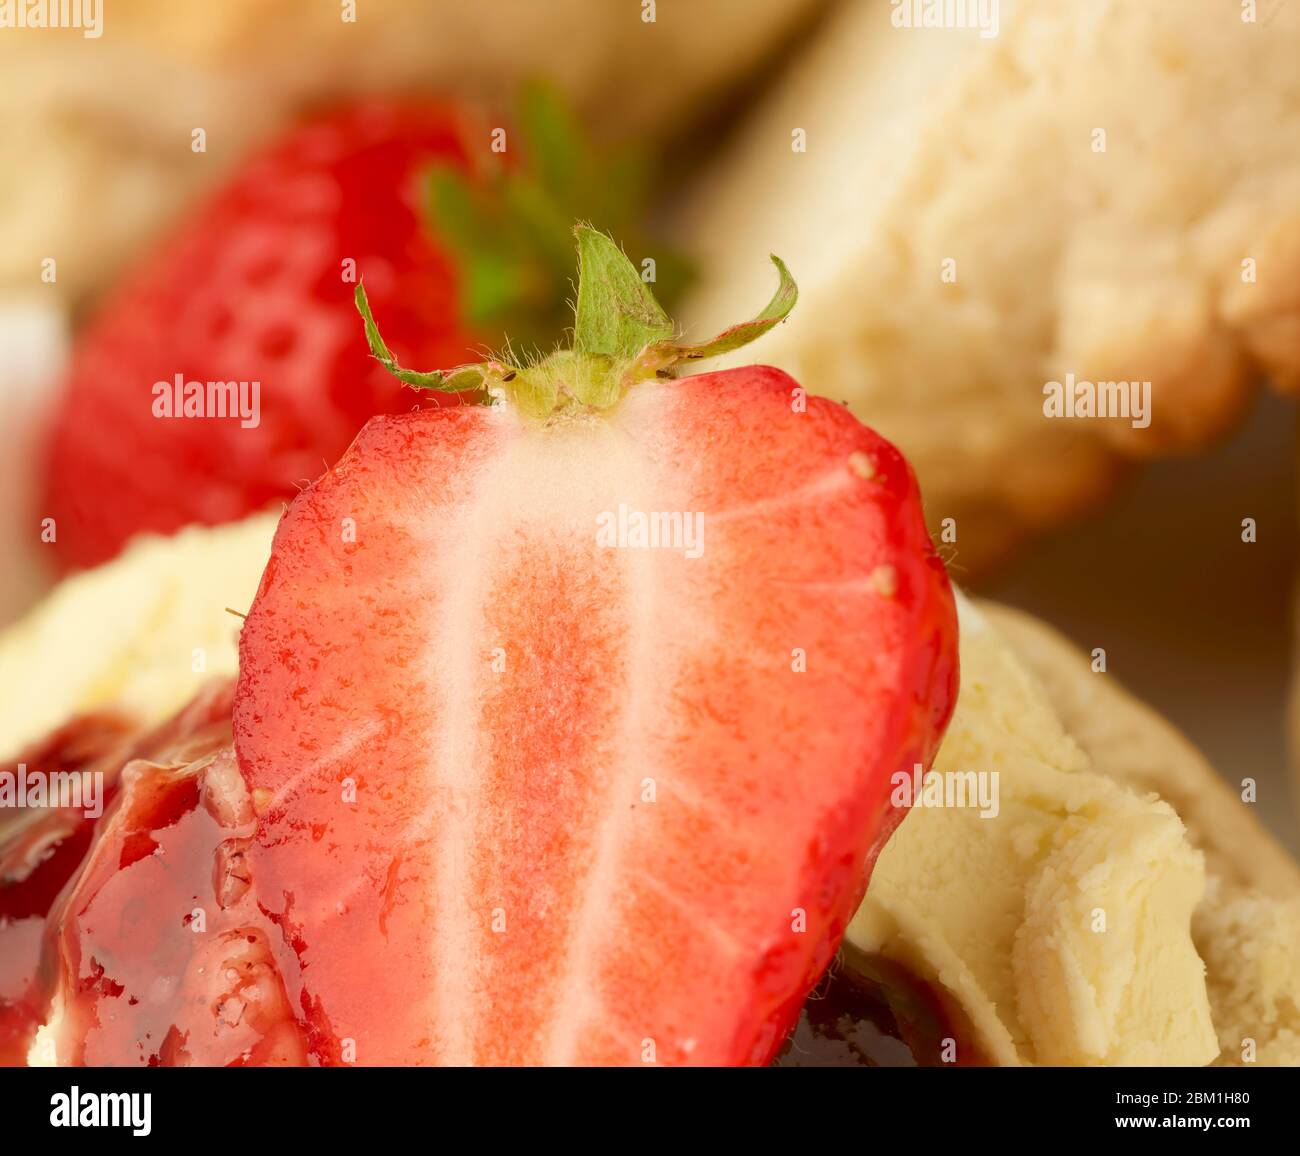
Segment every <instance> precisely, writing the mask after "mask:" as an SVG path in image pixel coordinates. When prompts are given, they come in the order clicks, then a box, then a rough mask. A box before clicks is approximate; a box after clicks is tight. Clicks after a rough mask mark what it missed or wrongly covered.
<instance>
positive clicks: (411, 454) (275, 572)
mask: <svg viewBox="0 0 1300 1156" xmlns="http://www.w3.org/2000/svg"><path fill="white" fill-rule="evenodd" d="M578 233H579V245H580V254H581V258H582V270H581V273H582V276H581V282H580V286H579V291H578V306H577V312H578V317H577V326H576V329H575V348H574V350H573V351H565V352H561V353H557V354H556V355H554V356H553V357H552V358H550V359H548V360H547V361H545V362H543V363H542V364H540V365H536V366H532V367H523V366H510V365H503V364H500V363H488V364H485V365H482V366H475V367H462V368H461V369H459V370H456V371H453V372H452V373H450V374H446V375H444V374H416V373H411V372H409V371H405V370H401V369H400V367H399V366H397V365H396V364H395V362H394V361H393V358H392V356H391V354H390V353H389V351H388V349H387V347H386V346H385V345H384V343H383V341H382V339H380V337H379V335H378V331H377V330H376V329H375V327H374V323H373V321H372V320H371V317H370V314H369V309H368V306H367V304H366V301H365V297H364V294H361V293H360V292H359V293H358V302H359V305H360V306H361V308H362V311H363V315H364V316H365V317H366V321H367V332H368V335H369V337H370V341H371V345H372V348H373V349H374V351H375V352H376V355H377V356H378V357H379V358H380V360H381V361H383V362H384V363H385V364H389V365H390V366H392V367H393V368H394V370H395V371H396V372H398V373H399V374H400V375H401V376H402V379H403V380H406V381H408V382H412V383H418V384H422V385H425V386H428V387H432V388H439V389H454V390H458V391H464V392H466V393H468V394H471V395H472V396H476V397H478V398H479V399H480V400H494V401H496V404H492V405H483V406H464V407H458V408H453V409H443V410H434V411H421V412H418V413H411V414H405V415H401V416H394V417H380V418H375V419H374V420H372V421H371V422H370V423H369V424H368V425H367V426H366V427H365V429H364V430H363V431H362V432H361V434H360V435H359V437H358V438H357V440H356V442H355V443H354V444H353V446H352V447H351V449H350V450H349V451H348V453H347V454H346V455H344V457H343V458H342V460H341V461H340V462H339V463H338V464H337V466H335V468H334V469H333V470H331V471H329V472H328V473H327V474H325V475H324V476H323V477H322V478H321V479H320V480H319V481H317V482H316V483H315V484H314V485H313V486H311V487H310V488H308V489H307V490H306V491H304V492H303V493H302V494H301V495H300V496H299V497H298V498H297V499H296V500H295V501H294V503H293V505H292V506H291V507H290V509H289V511H288V513H287V514H286V515H285V517H284V520H283V521H282V522H281V525H280V528H279V531H278V533H277V535H276V539H275V545H274V549H273V555H272V558H271V561H270V563H269V565H268V567H267V571H266V574H265V576H264V578H263V581H262V586H261V589H260V591H259V594H258V596H257V599H256V601H255V602H254V605H253V607H252V610H251V612H250V614H249V617H248V619H247V622H246V624H245V626H244V629H243V634H242V639H241V647H240V658H241V673H240V679H239V684H238V689H237V692H236V703H235V739H236V749H237V751H238V755H239V760H240V766H241V768H242V770H243V773H244V776H245V779H246V780H247V782H248V785H249V787H250V790H251V793H252V798H253V802H254V805H255V807H256V809H257V812H258V815H259V822H258V828H257V834H256V838H255V841H254V843H253V844H252V846H251V848H250V851H249V858H250V863H251V865H252V871H253V875H254V877H255V878H256V880H257V886H258V894H259V902H260V903H261V905H262V907H263V909H264V910H265V911H266V912H267V913H269V914H270V916H271V917H272V918H273V919H274V920H276V921H277V922H278V923H279V924H280V928H281V932H282V938H281V939H280V940H279V941H278V944H277V950H278V952H279V963H280V971H281V973H282V974H285V975H290V974H293V975H296V976H298V977H299V979H298V982H299V983H300V984H301V998H300V999H297V1000H295V1002H297V1003H299V1004H300V1006H302V1007H304V1008H308V1009H310V1012H309V1015H310V1018H311V1023H312V1027H313V1029H314V1035H315V1037H316V1038H317V1040H318V1041H320V1043H319V1045H318V1052H317V1058H318V1059H320V1060H322V1061H323V1062H334V1061H337V1060H338V1059H339V1058H340V1055H341V1042H342V1041H343V1040H352V1041H354V1043H355V1048H356V1057H355V1059H356V1062H359V1063H372V1064H381V1063H390V1064H391V1063H396V1064H413V1063H452V1064H455V1063H524V1064H535V1063H564V1064H570V1063H574V1064H641V1063H647V1062H655V1063H661V1064H681V1063H700V1064H736V1063H762V1062H764V1061H766V1060H767V1059H769V1058H770V1057H771V1056H772V1054H773V1053H774V1051H775V1050H776V1049H777V1047H778V1046H779V1045H780V1042H781V1040H782V1038H783V1036H784V1033H785V1032H786V1030H787V1029H788V1027H789V1026H790V1024H791V1023H792V1022H793V1019H794V1017H795V1016H796V1014H797V1012H798V1009H799V1006H800V1004H801V1003H802V1001H803V999H804V997H805V995H806V994H807V992H808V990H809V989H810V987H811V986H812V985H813V983H814V982H815V980H816V979H817V977H818V975H819V974H820V973H821V971H822V970H823V969H824V968H825V966H826V964H827V963H828V962H829V960H830V958H831V955H832V953H833V952H834V950H835V947H836V945H837V943H838V941H839V938H840V935H841V932H842V931H843V928H844V926H845V924H846V922H847V920H848V919H849V918H850V916H851V915H852V914H853V911H854V909H855V906H856V904H857V902H858V901H859V899H860V897H861V895H862V892H863V890H864V888H865V886H866V880H867V875H868V873H869V871H870V868H871V865H872V863H873V862H874V859H875V856H876V854H877V853H878V851H879V849H880V847H881V845H882V844H883V842H884V840H885V839H886V838H887V836H888V834H889V832H890V831H891V830H892V828H893V826H894V825H895V824H896V822H897V821H898V819H899V818H900V817H901V814H900V813H898V812H893V811H891V809H890V804H889V794H890V777H891V775H892V774H893V773H894V772H896V771H898V770H908V771H910V769H911V768H912V766H913V764H914V763H918V762H919V763H922V764H925V765H928V763H929V760H930V758H931V755H932V754H933V751H934V749H935V747H936V746H937V744H938V741H939V738H940V736H941V734H942V731H943V728H944V726H945V725H946V721H947V718H948V715H949V712H950V710H951V707H952V703H953V698H954V696H955V691H956V652H955V639H956V621H955V613H954V607H953V602H952V595H951V591H950V588H949V585H948V581H947V578H946V575H945V573H944V571H943V567H942V565H941V564H940V563H939V561H938V560H937V558H936V557H935V555H934V553H933V550H932V548H931V545H930V541H929V538H928V535H927V534H926V530H925V526H924V522H923V520H922V516H921V504H920V498H919V495H918V492H917V488H916V483H915V480H914V478H913V476H912V474H911V471H910V469H909V468H908V466H907V464H906V463H905V462H904V461H903V459H902V457H901V456H900V455H899V454H898V452H897V451H896V450H895V449H894V448H893V447H892V446H890V445H889V444H888V443H887V442H885V441H884V440H883V439H881V438H879V437H878V436H877V435H875V434H874V433H872V432H871V431H870V430H868V429H867V428H865V427H864V426H862V425H860V424H859V423H858V422H857V421H856V420H855V419H854V418H853V417H852V415H851V414H849V413H848V411H847V410H845V409H844V408H842V407H841V406H838V405H835V404H833V403H831V402H828V401H824V400H821V399H817V398H808V399H806V400H805V399H804V398H803V394H802V390H800V389H799V387H798V386H797V384H796V383H795V382H794V381H793V380H792V379H791V378H789V377H787V376H786V375H785V374H783V373H781V372H780V371H778V370H775V369H770V368H766V367H749V368H744V369H735V370H730V371H727V372H721V373H709V374H704V375H701V376H696V377H685V378H674V377H672V376H671V374H672V373H673V371H674V367H675V366H676V365H677V364H678V363H681V362H689V361H693V360H699V359H702V358H704V357H708V356H712V355H714V354H716V353H719V352H724V351H726V350H728V349H733V348H736V347H738V346H739V345H741V344H744V342H745V341H747V340H750V339H752V338H753V337H755V336H757V335H758V334H759V333H761V332H763V331H765V330H766V329H768V328H770V327H771V326H772V325H774V324H776V323H778V322H779V321H780V320H781V319H782V318H783V317H784V316H785V314H786V313H788V311H789V309H790V307H791V306H792V305H793V302H794V286H793V283H792V282H790V281H789V280H788V274H786V273H785V270H784V267H783V266H780V263H779V262H778V266H779V267H780V269H781V272H782V274H783V280H782V287H781V290H780V291H779V292H778V295H777V298H776V299H775V300H774V301H773V303H772V305H771V306H769V307H768V309H767V310H765V311H764V312H763V313H762V314H760V315H759V317H758V319H756V320H755V321H754V322H751V323H748V324H746V325H742V326H738V327H736V328H735V329H733V330H730V331H728V332H727V333H726V334H723V335H722V336H721V337H720V338H718V339H717V340H715V341H713V342H710V343H708V344H706V345H703V346H683V345H680V344H678V343H676V342H674V341H673V340H672V339H671V326H670V325H669V324H668V322H667V319H666V318H665V317H664V316H663V314H662V311H661V310H659V308H658V306H657V305H656V303H655V302H654V300H653V298H651V297H650V296H649V294H648V292H646V290H645V287H644V285H643V284H642V283H641V281H640V278H639V277H638V276H637V274H636V271H635V270H634V269H633V268H632V267H631V265H630V264H629V263H628V262H627V260H626V258H624V257H623V256H622V254H621V253H620V252H619V251H618V250H617V248H616V247H614V246H613V244H612V242H610V241H609V240H608V238H605V237H603V236H601V235H600V234H597V233H595V232H594V231H592V230H589V229H579V231H578ZM656 536H657V537H656ZM655 541H657V543H658V548H655V547H654V545H653V544H652V543H654V542H655Z"/></svg>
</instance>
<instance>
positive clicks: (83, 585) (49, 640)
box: [0, 514, 279, 758]
mask: <svg viewBox="0 0 1300 1156" xmlns="http://www.w3.org/2000/svg"><path fill="white" fill-rule="evenodd" d="M278 520H279V516H278V514H259V515H258V516H256V517H253V518H248V519H246V520H245V521H242V522H234V523H231V524H230V525H227V526H218V527H215V528H208V527H199V526H194V527H191V528H190V529H187V530H182V531H181V532H180V533H179V534H177V535H176V536H175V537H172V538H156V537H142V538H139V539H137V540H136V541H135V542H134V543H133V544H132V545H131V546H130V547H129V548H128V549H127V550H126V552H125V553H124V554H123V555H122V556H121V557H120V558H118V559H116V560H115V561H113V562H110V563H108V564H106V565H104V566H99V567H97V568H95V569H93V570H86V571H83V572H82V573H80V574H77V575H75V576H73V577H71V578H68V579H66V580H65V581H64V582H62V583H60V584H59V586H58V587H57V588H56V589H55V590H54V591H53V592H52V593H51V594H50V595H49V596H48V597H46V599H45V600H44V601H43V602H41V603H40V604H39V605H38V606H37V607H36V608H35V609H34V610H32V611H31V613H29V614H28V615H27V616H26V617H24V618H22V619H20V620H19V621H18V622H16V623H15V624H14V625H13V626H11V627H9V628H8V629H7V630H5V631H4V632H3V633H0V758H8V757H11V756H13V755H16V754H17V753H18V752H20V751H21V750H23V749H24V748H26V747H28V746H29V745H31V744H34V743H36V742H37V741H38V740H40V739H41V738H42V737H44V736H45V735H46V734H47V733H49V732H50V731H53V730H54V729H55V728H57V727H60V726H62V725H63V724H64V723H66V722H68V720H69V719H71V718H73V717H74V716H76V715H80V714H87V713H90V712H93V711H99V710H105V709H111V710H112V711H113V712H115V713H116V714H120V715H121V716H123V717H124V718H125V719H126V720H127V721H128V722H130V723H131V724H133V725H135V726H137V727H153V726H156V725H158V724H159V723H161V722H162V721H163V720H164V719H166V718H168V717H169V716H170V715H172V714H174V713H175V712H176V711H178V710H179V709H180V708H181V707H182V706H184V705H185V703H186V702H188V701H189V700H190V699H191V698H193V697H194V695H195V694H196V693H197V692H198V691H199V690H200V689H201V688H202V687H203V686H204V685H206V684H207V683H208V682H209V681H210V680H211V678H212V677H213V676H214V675H233V674H235V673H237V671H238V650H237V639H238V637H239V620H238V619H237V618H234V617H232V616H231V615H230V614H228V613H227V612H226V608H227V607H229V608H230V609H232V610H236V611H239V612H241V613H242V612H243V611H244V610H246V609H247V608H248V607H249V606H250V605H251V604H252V601H253V596H254V595H255V594H256V593H257V585H258V583H259V582H260V581H261V578H262V571H263V569H265V567H266V562H267V559H268V558H269V557H270V555H271V538H272V537H273V535H274V533H275V527H276V523H277V522H278Z"/></svg>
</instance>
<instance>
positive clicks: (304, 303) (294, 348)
mask: <svg viewBox="0 0 1300 1156" xmlns="http://www.w3.org/2000/svg"><path fill="white" fill-rule="evenodd" d="M463 130H464V114H463V113H462V112H460V111H458V110H457V109H456V108H455V107H453V106H450V105H439V104H426V103H418V104H417V103H405V104H403V103H368V104H363V105H360V106H356V107H351V108H349V109H347V110H345V111H344V112H342V113H340V114H336V115H334V116H331V117H328V118H325V119H322V120H318V121H315V122H313V123H311V124H309V125H307V126H305V127H303V128H301V129H300V130H298V131H297V132H295V133H294V134H292V135H291V136H290V137H289V138H288V139H286V140H284V141H283V142H281V143H280V144H278V145H277V146H275V147H274V148H272V149H271V150H270V151H269V152H267V153H265V154H264V155H262V156H260V157H258V158H256V159H255V160H253V161H252V162H250V163H249V164H248V165H246V166H245V167H243V168H242V169H241V170H240V171H239V172H238V173H237V174H236V176H235V177H234V179H233V180H232V181H231V182H230V183H229V184H228V185H227V186H226V187H225V188H224V189H222V190H221V191H220V192H219V193H218V194H217V195H216V196H215V197H214V198H213V199H212V200H211V201H210V202H208V203H207V204H206V206H204V207H203V208H201V209H200V210H199V211H198V212H197V213H196V214H194V215H193V216H191V217H190V218H189V219H188V220H187V221H186V222H185V223H184V224H183V225H182V227H181V228H180V229H179V230H178V231H177V232H176V233H175V235H174V236H173V237H172V238H171V240H170V242H169V243H168V244H166V245H165V246H164V247H163V248H162V249H161V250H160V251H159V252H157V253H156V254H155V255H154V257H153V258H152V260H150V261H149V262H148V263H147V264H145V265H144V266H143V267H142V268H140V269H139V270H137V271H136V273H135V274H134V275H133V276H131V277H130V278H129V279H128V280H127V281H126V282H124V283H123V284H122V286H121V287H120V288H119V289H118V290H116V292H115V293H114V294H113V295H112V296H111V297H110V298H109V299H108V300H107V301H105V302H104V304H103V307H102V308H101V310H100V311H99V313H98V315H97V316H96V317H95V318H94V319H93V320H92V321H91V322H90V324H89V325H88V326H87V328H86V330H85V332H84V333H83V334H82V335H81V336H80V338H79V340H78V341H77V344H76V347H75V350H74V355H73V359H72V363H71V366H70V370H69V375H68V379H67V393H66V396H65V398H64V401H63V404H62V406H61V408H60V411H59V414H58V416H57V418H56V421H55V427H54V430H53V433H52V436H51V440H50V448H49V466H48V469H49V473H48V490H47V494H46V498H45V505H44V508H43V509H42V511H41V512H42V514H43V515H49V516H53V517H54V518H55V519H56V520H57V525H58V540H57V543H56V545H57V550H58V556H59V559H60V561H61V562H62V563H63V564H64V565H65V566H70V567H79V566H89V565H94V564H96V563H98V562H101V561H104V560H105V559H107V558H109V557H111V556H113V555H114V554H115V553H117V551H118V550H119V549H120V548H121V547H122V545H123V544H124V543H125V542H126V540H127V539H128V538H130V537H131V536H132V535H133V534H135V533H138V532H140V531H142V530H154V531H159V532H165V533H166V532H171V531H173V530H176V529H178V528H179V527H181V526H183V525H185V524H187V523H190V522H205V523H218V522H224V521H230V520H232V519H235V518H238V517H240V516H242V515H244V514H246V513H249V512H251V511H253V510H257V509H261V508H263V507H264V506H265V505H267V504H268V503H269V502H272V501H274V500H276V499H279V498H283V497H285V496H286V495H290V494H292V493H293V492H294V488H295V486H296V485H298V484H300V483H302V482H304V481H307V480H310V479H311V478H314V477H316V476H317V475H318V474H319V473H320V472H321V470H322V468H323V467H324V464H325V463H326V462H328V461H333V460H334V459H335V458H336V457H337V456H338V454H339V453H341V452H342V451H343V450H344V449H345V448H346V446H347V445H348V443H349V442H350V441H351V440H352V438H353V437H354V436H355V435H356V432H357V430H358V429H359V428H360V427H361V425H362V424H363V423H364V422H365V421H366V419H367V418H369V417H371V416H372V415H374V414H376V413H382V412H387V411H392V410H402V409H410V408H411V407H412V399H411V398H410V396H409V394H408V395H407V396H406V397H402V396H401V393H402V391H400V390H398V389H394V388H393V382H392V380H391V379H390V378H388V377H387V375H386V374H384V373H383V371H382V370H381V369H379V367H377V366H376V365H375V364H374V362H373V361H371V360H369V359H368V358H367V357H366V356H365V350H364V349H361V348H359V347H358V343H357V341H356V333H355V315H354V314H353V313H352V291H353V288H354V283H353V282H349V281H347V280H345V279H344V274H345V271H346V267H345V265H344V262H345V261H352V262H355V268H356V272H357V275H364V276H365V278H366V284H367V285H368V286H371V287H373V291H374V293H375V295H376V297H377V298H382V300H383V301H384V303H385V305H384V308H385V314H386V315H387V313H388V312H389V311H391V312H392V316H393V325H392V337H393V341H394V344H395V345H397V346H398V347H399V348H400V349H402V351H403V353H404V355H406V356H412V357H414V356H420V357H441V358H444V359H450V360H453V361H454V360H456V359H459V358H461V357H464V356H465V354H466V351H467V350H468V349H469V348H470V346H471V345H472V344H473V342H474V337H473V335H472V333H471V332H470V331H469V330H468V328H467V326H466V323H465V321H464V319H463V312H462V309H461V306H460V300H459V291H458V287H457V277H456V273H455V270H454V269H453V266H452V262H451V260H450V258H449V256H448V254H447V253H446V252H445V250H444V248H443V246H442V245H441V244H440V243H439V242H437V241H436V240H435V239H432V238H431V236H430V234H429V231H428V230H427V229H426V228H425V227H424V226H423V225H422V223H421V221H420V218H419V213H418V211H417V208H418V198H419V196H420V189H419V187H418V178H419V176H420V174H421V172H422V171H423V170H424V169H425V168H426V167H427V166H428V165H429V164H430V163H431V162H440V163H443V164H450V165H455V166H463V165H464V164H465V163H466V155H467V153H466V145H465V143H464V140H463ZM354 281H355V278H354ZM178 375H179V376H180V378H181V380H182V382H190V381H197V382H203V383H206V382H208V381H217V382H229V381H248V382H252V381H259V382H260V383H261V386H260V399H259V400H260V424H259V425H258V426H257V427H256V428H245V427H244V426H242V425H241V423H240V421H239V420H232V419H229V418H214V417H211V416H209V417H203V418H191V419H177V418H165V417H156V416H154V404H155V396H154V392H153V391H154V386H155V384H156V383H158V382H165V383H169V384H170V383H174V381H175V379H176V377H177V376H178Z"/></svg>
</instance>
